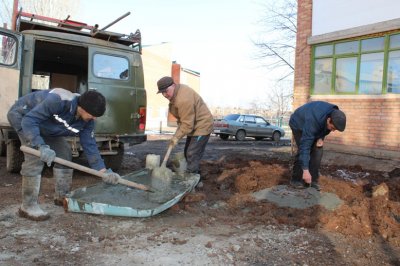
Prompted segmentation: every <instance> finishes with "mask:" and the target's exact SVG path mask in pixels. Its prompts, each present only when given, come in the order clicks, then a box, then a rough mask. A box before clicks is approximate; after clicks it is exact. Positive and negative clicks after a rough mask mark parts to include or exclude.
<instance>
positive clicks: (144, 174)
mask: <svg viewBox="0 0 400 266" xmlns="http://www.w3.org/2000/svg"><path fill="white" fill-rule="evenodd" d="M123 178H124V179H127V180H130V181H134V182H136V183H139V184H143V185H147V186H149V187H151V188H152V189H153V190H154V192H153V193H152V192H148V191H143V190H139V189H134V188H130V187H127V186H124V185H120V184H118V185H108V184H106V183H103V182H101V183H98V184H96V185H94V186H90V187H85V188H80V189H77V190H75V191H73V192H72V193H71V194H70V195H69V197H68V198H69V199H70V200H74V201H77V202H79V203H80V204H82V205H83V204H85V203H103V204H108V205H112V206H117V207H129V208H132V209H138V210H151V209H154V208H157V207H159V206H160V205H163V204H164V203H166V202H168V201H170V200H172V199H174V198H176V197H178V196H180V195H181V196H183V195H184V194H185V193H187V192H188V191H190V190H191V189H192V188H193V187H194V186H195V185H196V184H197V182H198V180H197V178H189V179H188V180H183V179H182V177H181V176H179V175H173V176H172V177H171V179H170V180H168V183H165V180H162V179H159V178H154V177H152V176H151V171H149V170H147V169H145V170H141V171H138V172H134V173H131V174H128V175H125V176H123Z"/></svg>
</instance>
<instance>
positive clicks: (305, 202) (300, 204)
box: [252, 185, 343, 211]
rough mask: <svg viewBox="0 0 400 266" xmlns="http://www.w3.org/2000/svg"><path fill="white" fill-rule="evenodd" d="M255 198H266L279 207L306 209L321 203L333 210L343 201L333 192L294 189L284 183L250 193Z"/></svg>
mask: <svg viewBox="0 0 400 266" xmlns="http://www.w3.org/2000/svg"><path fill="white" fill-rule="evenodd" d="M252 195H253V196H254V197H255V198H256V199H257V200H268V201H270V202H273V203H275V204H277V205H278V206H281V207H290V208H295V209H306V208H309V207H312V206H315V205H321V206H323V207H325V208H326V209H328V210H331V211H332V210H335V209H336V208H338V207H339V206H340V205H341V204H342V203H343V201H342V200H341V199H340V198H339V197H338V196H337V195H335V194H333V193H328V192H320V191H317V190H316V189H315V188H311V187H310V188H306V189H294V188H292V187H289V186H286V185H278V186H274V187H270V188H266V189H263V190H260V191H257V192H254V193H253V194H252Z"/></svg>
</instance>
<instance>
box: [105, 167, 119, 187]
mask: <svg viewBox="0 0 400 266" xmlns="http://www.w3.org/2000/svg"><path fill="white" fill-rule="evenodd" d="M104 174H105V176H104V177H103V181H104V182H105V183H107V184H112V185H116V184H118V180H119V179H120V178H121V176H120V175H119V174H117V173H114V172H113V170H111V168H108V169H107V171H106V172H105V173H104Z"/></svg>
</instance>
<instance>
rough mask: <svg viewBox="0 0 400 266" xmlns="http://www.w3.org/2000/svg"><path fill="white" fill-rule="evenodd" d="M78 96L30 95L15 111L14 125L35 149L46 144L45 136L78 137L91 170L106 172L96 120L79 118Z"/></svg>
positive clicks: (12, 114)
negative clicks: (97, 141)
mask: <svg viewBox="0 0 400 266" xmlns="http://www.w3.org/2000/svg"><path fill="white" fill-rule="evenodd" d="M77 96H79V95H78V94H74V93H72V92H70V91H67V90H64V89H53V90H43V91H36V92H32V93H29V94H27V95H25V96H23V97H21V98H19V99H18V101H17V102H16V103H15V104H14V105H13V106H12V107H11V109H10V111H9V112H8V119H9V121H10V124H11V125H12V126H13V127H14V129H15V130H16V131H17V133H18V134H19V135H22V136H23V137H24V138H25V139H26V140H27V141H28V143H29V144H30V145H31V146H33V147H39V146H40V145H43V144H45V142H44V140H43V138H42V136H49V137H61V136H78V137H79V140H80V143H81V145H82V148H83V151H84V152H85V155H86V157H87V159H88V162H89V165H90V167H91V168H93V169H96V170H100V169H103V168H105V165H104V161H103V159H102V158H101V156H100V153H99V150H98V148H97V144H96V139H95V137H94V120H91V121H88V122H85V121H84V120H82V119H81V118H77V117H76V110H77V107H78V97H77Z"/></svg>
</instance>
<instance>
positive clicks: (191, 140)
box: [184, 135, 210, 174]
mask: <svg viewBox="0 0 400 266" xmlns="http://www.w3.org/2000/svg"><path fill="white" fill-rule="evenodd" d="M209 138H210V135H206V136H187V137H186V143H185V150H184V151H185V158H186V161H187V171H188V172H190V173H197V174H199V173H200V160H201V158H202V157H203V154H204V150H205V149H206V145H207V142H208V139H209Z"/></svg>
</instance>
